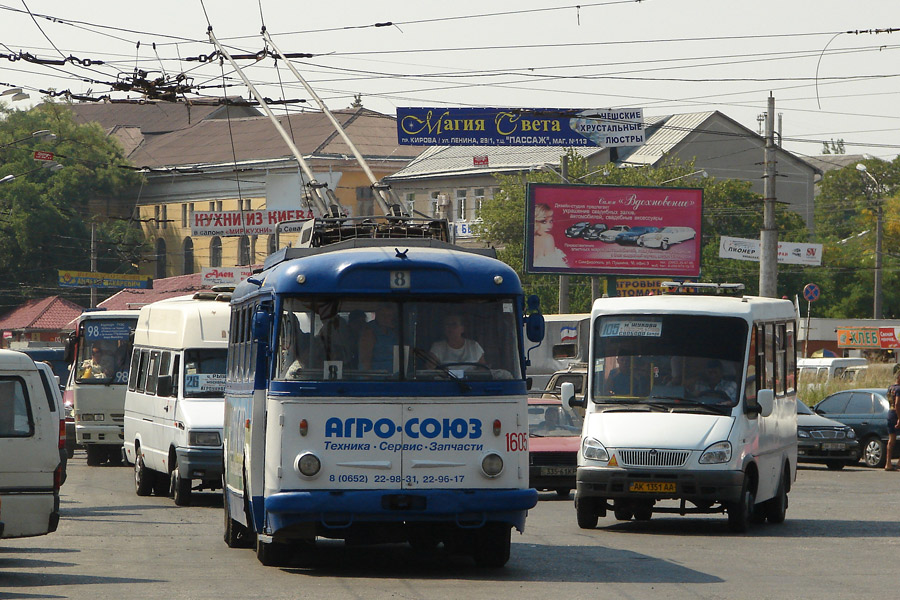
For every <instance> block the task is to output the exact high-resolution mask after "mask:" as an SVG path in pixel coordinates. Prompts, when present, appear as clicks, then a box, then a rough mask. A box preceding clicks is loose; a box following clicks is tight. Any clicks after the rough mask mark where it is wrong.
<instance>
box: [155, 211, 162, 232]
mask: <svg viewBox="0 0 900 600" xmlns="http://www.w3.org/2000/svg"><path fill="white" fill-rule="evenodd" d="M161 214H162V207H160V206H159V205H157V206H154V207H153V222H154V223H156V228H157V229H159V228H160V227H159V221H160V218H161V217H160V215H161Z"/></svg>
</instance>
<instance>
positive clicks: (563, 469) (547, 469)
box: [541, 467, 576, 477]
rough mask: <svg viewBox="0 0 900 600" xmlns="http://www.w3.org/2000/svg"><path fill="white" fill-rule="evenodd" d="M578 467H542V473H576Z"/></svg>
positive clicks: (548, 474)
mask: <svg viewBox="0 0 900 600" xmlns="http://www.w3.org/2000/svg"><path fill="white" fill-rule="evenodd" d="M575 469H576V467H541V475H544V476H548V477H553V476H555V475H572V476H574V475H575Z"/></svg>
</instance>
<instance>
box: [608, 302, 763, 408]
mask: <svg viewBox="0 0 900 600" xmlns="http://www.w3.org/2000/svg"><path fill="white" fill-rule="evenodd" d="M594 327H595V330H594V357H595V358H594V375H593V389H592V390H591V398H592V400H593V401H594V402H596V403H604V404H628V405H639V406H641V407H646V409H654V408H659V407H664V408H665V407H668V409H676V408H677V409H684V408H690V409H698V408H699V409H702V410H713V411H720V412H729V411H730V410H731V408H732V407H734V406H736V405H737V403H738V400H739V398H740V394H741V388H742V385H743V383H744V381H743V380H744V377H743V373H744V368H743V366H744V362H743V361H744V352H745V349H746V343H747V332H748V328H747V324H746V322H745V321H744V320H742V319H739V318H735V317H712V316H706V315H703V316H699V315H697V316H695V315H615V316H604V317H600V318H599V319H597V320H596V321H595V325H594ZM753 375H754V369H753V368H751V369H749V370H748V377H747V379H748V386H747V387H748V390H747V392H746V393H750V389H749V388H750V387H752V385H749V384H750V383H751V381H752V378H753ZM753 393H755V392H753Z"/></svg>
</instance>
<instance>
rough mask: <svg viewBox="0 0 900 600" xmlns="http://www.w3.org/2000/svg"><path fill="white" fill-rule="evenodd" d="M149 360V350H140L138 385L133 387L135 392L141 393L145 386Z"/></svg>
mask: <svg viewBox="0 0 900 600" xmlns="http://www.w3.org/2000/svg"><path fill="white" fill-rule="evenodd" d="M149 359H150V351H149V350H141V363H140V367H139V368H138V383H137V386H135V391H138V392H143V391H144V390H145V389H146V386H147V363H148V362H149Z"/></svg>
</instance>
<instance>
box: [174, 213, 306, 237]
mask: <svg viewBox="0 0 900 600" xmlns="http://www.w3.org/2000/svg"><path fill="white" fill-rule="evenodd" d="M312 218H313V212H312V211H311V210H301V209H297V210H222V211H215V212H204V211H195V212H194V213H193V215H192V216H191V235H192V236H195V237H198V236H215V235H218V236H223V237H228V236H240V235H272V234H274V233H275V226H276V225H277V224H278V223H281V222H282V221H296V220H298V219H312ZM302 225H303V223H302V222H296V223H291V224H290V225H285V226H284V227H282V228H281V233H295V232H297V231H300V227H301V226H302Z"/></svg>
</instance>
